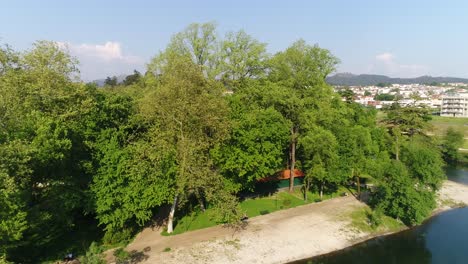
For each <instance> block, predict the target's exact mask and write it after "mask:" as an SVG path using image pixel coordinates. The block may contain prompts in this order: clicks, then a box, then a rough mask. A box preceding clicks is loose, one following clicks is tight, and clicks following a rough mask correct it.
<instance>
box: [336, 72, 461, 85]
mask: <svg viewBox="0 0 468 264" xmlns="http://www.w3.org/2000/svg"><path fill="white" fill-rule="evenodd" d="M327 82H328V83H329V84H331V85H348V86H366V85H376V84H378V83H392V84H411V83H420V84H423V83H468V79H464V78H456V77H432V76H420V77H416V78H390V77H388V76H385V75H374V74H360V75H355V74H351V73H337V74H335V75H333V76H330V77H328V78H327Z"/></svg>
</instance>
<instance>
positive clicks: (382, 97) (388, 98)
mask: <svg viewBox="0 0 468 264" xmlns="http://www.w3.org/2000/svg"><path fill="white" fill-rule="evenodd" d="M374 99H375V100H378V101H393V100H395V95H393V94H378V95H376V96H375V97H374Z"/></svg>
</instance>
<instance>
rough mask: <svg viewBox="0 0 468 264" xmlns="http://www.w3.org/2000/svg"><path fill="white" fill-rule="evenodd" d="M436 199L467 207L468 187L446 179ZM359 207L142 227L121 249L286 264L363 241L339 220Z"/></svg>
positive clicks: (337, 205)
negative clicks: (171, 229) (183, 227)
mask: <svg viewBox="0 0 468 264" xmlns="http://www.w3.org/2000/svg"><path fill="white" fill-rule="evenodd" d="M440 196H441V199H442V200H445V201H446V200H453V201H454V202H457V203H458V202H463V203H467V204H468V186H464V185H461V184H458V183H454V182H450V181H447V182H445V183H444V186H443V188H442V190H441V191H440ZM365 206H366V205H365V204H363V203H361V202H359V201H357V200H356V199H355V198H354V197H352V196H351V197H341V198H335V199H332V200H327V201H324V202H321V203H314V204H308V205H304V206H299V207H295V208H291V209H288V210H282V211H277V212H274V213H271V214H268V215H263V216H258V217H254V218H251V219H249V225H248V226H247V228H246V229H245V230H242V231H238V232H235V231H233V230H232V229H227V228H223V227H220V226H216V227H211V228H206V229H201V230H197V231H192V232H187V233H184V234H180V235H175V236H168V237H166V236H161V235H160V233H161V230H158V229H155V230H152V229H146V230H144V231H143V232H142V233H140V234H139V235H138V236H137V237H136V238H135V240H134V241H133V242H132V243H131V244H129V245H128V247H127V248H126V249H127V250H129V251H132V250H135V251H137V252H140V254H141V258H140V260H139V262H140V263H169V264H172V263H239V264H247V263H249V264H250V263H286V262H290V261H294V260H298V259H304V258H309V257H312V256H315V255H320V254H325V253H328V252H331V251H334V250H338V249H342V248H345V247H348V246H351V245H352V244H354V243H357V242H360V241H362V240H364V239H366V238H368V236H369V234H366V233H362V232H359V231H356V230H353V229H350V227H349V224H350V219H349V218H348V217H344V216H346V215H349V213H350V212H351V211H353V210H355V209H357V208H360V207H365ZM439 209H440V210H444V209H445V210H446V209H449V207H447V206H446V205H445V206H443V205H441V206H440V208H439ZM145 248H146V250H144V249H145ZM165 248H171V250H170V251H169V252H163V250H164V249H165Z"/></svg>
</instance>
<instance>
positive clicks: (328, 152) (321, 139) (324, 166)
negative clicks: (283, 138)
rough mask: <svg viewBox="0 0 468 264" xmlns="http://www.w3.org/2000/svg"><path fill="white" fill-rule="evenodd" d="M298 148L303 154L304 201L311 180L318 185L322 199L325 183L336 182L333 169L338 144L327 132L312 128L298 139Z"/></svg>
mask: <svg viewBox="0 0 468 264" xmlns="http://www.w3.org/2000/svg"><path fill="white" fill-rule="evenodd" d="M299 146H300V148H301V150H302V153H303V159H304V165H303V167H304V169H305V173H306V176H305V192H304V193H305V195H304V199H305V200H307V192H308V190H309V188H310V184H311V181H312V180H316V181H317V182H318V183H319V185H320V186H319V189H320V199H322V196H323V188H324V185H325V183H333V182H335V183H336V182H337V179H336V177H334V176H337V175H334V174H333V167H334V164H335V162H336V161H337V160H338V154H337V149H338V142H337V140H336V138H335V136H334V135H333V133H331V132H330V131H329V130H326V129H324V128H322V127H318V126H314V127H312V128H311V129H309V130H308V131H307V132H305V134H304V135H303V136H302V137H301V138H299Z"/></svg>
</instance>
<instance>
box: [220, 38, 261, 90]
mask: <svg viewBox="0 0 468 264" xmlns="http://www.w3.org/2000/svg"><path fill="white" fill-rule="evenodd" d="M267 59H268V54H267V53H266V44H265V43H261V42H259V41H258V40H256V39H254V38H252V37H251V36H249V35H248V34H247V33H245V32H244V31H243V30H240V31H238V32H229V33H227V34H226V38H225V39H224V40H223V41H222V43H221V65H220V67H221V71H222V78H223V79H224V81H225V82H227V83H228V84H229V85H230V86H232V87H233V88H235V87H236V86H237V85H239V84H241V83H242V82H244V81H245V80H248V79H258V78H261V77H263V76H264V75H265V74H266V61H267Z"/></svg>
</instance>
